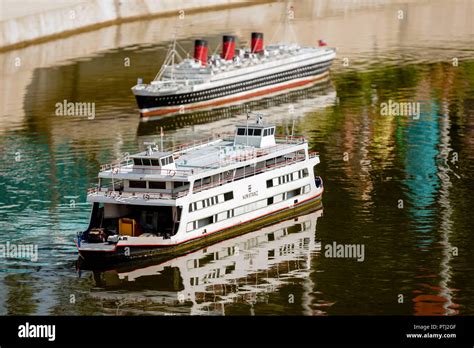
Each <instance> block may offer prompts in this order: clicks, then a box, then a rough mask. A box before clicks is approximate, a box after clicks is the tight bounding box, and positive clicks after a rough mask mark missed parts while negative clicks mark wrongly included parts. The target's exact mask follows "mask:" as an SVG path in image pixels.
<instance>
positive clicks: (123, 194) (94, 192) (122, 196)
mask: <svg viewBox="0 0 474 348" xmlns="http://www.w3.org/2000/svg"><path fill="white" fill-rule="evenodd" d="M188 193H189V190H183V191H179V192H173V193H169V192H149V191H140V192H137V191H133V192H127V191H111V190H103V189H98V188H97V187H95V188H91V189H89V190H88V194H87V195H88V196H102V197H109V198H113V199H115V200H116V201H120V200H130V199H143V200H150V199H169V200H175V199H178V198H181V197H184V196H186V195H187V194H188Z"/></svg>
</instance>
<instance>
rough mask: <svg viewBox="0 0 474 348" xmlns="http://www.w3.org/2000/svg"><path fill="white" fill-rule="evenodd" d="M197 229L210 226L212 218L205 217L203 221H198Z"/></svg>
mask: <svg viewBox="0 0 474 348" xmlns="http://www.w3.org/2000/svg"><path fill="white" fill-rule="evenodd" d="M197 223H198V228H201V227H204V226H207V225H210V224H212V216H209V217H206V218H204V219H200V220H198V222H197Z"/></svg>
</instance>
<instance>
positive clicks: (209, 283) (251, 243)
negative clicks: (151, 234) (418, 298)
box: [92, 210, 322, 314]
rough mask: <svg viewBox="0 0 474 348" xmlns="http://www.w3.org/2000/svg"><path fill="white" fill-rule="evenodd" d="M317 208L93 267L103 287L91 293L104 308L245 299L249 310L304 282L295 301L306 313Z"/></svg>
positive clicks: (197, 308)
mask: <svg viewBox="0 0 474 348" xmlns="http://www.w3.org/2000/svg"><path fill="white" fill-rule="evenodd" d="M321 214H322V211H321V210H319V211H315V212H312V213H310V214H307V215H303V216H299V217H297V218H294V219H290V220H286V221H282V222H280V223H277V224H275V225H272V226H269V227H265V228H262V229H260V230H258V231H254V232H251V233H248V234H245V235H242V236H239V237H236V238H232V239H228V240H226V241H223V242H220V243H217V244H214V245H212V246H209V247H207V248H205V249H201V250H199V251H196V252H193V253H191V254H188V255H185V256H181V257H178V258H175V259H172V260H169V261H166V262H163V263H160V264H157V265H151V266H146V267H142V268H138V269H132V268H131V267H132V266H127V267H126V268H117V269H115V270H110V271H105V272H99V271H96V272H94V278H95V281H96V285H97V286H98V287H99V288H102V290H100V291H95V292H93V293H92V296H93V297H95V298H97V299H100V300H102V301H103V304H104V308H105V307H107V304H109V305H110V307H111V308H109V310H110V312H111V313H121V314H123V313H127V314H140V312H141V311H142V310H143V312H144V313H155V314H160V313H166V312H170V311H172V312H174V313H182V314H226V307H227V306H229V305H232V304H240V305H242V304H244V305H245V304H247V305H248V306H250V314H253V312H252V311H253V305H254V304H256V303H262V302H268V297H269V295H270V294H271V293H275V292H277V291H278V290H279V289H280V288H281V287H283V286H285V284H294V283H300V282H302V283H303V284H302V285H301V286H302V290H303V295H302V296H301V297H300V298H295V299H294V300H295V302H296V301H300V303H301V304H300V306H302V307H303V308H306V309H307V311H308V313H309V314H314V313H319V312H315V311H312V310H311V309H309V308H310V304H311V298H310V295H309V294H307V292H308V290H309V291H312V289H313V284H305V283H306V282H311V280H310V272H311V257H312V255H313V254H314V253H315V252H319V251H320V250H321V244H320V243H319V242H317V241H316V238H315V237H316V236H315V229H316V222H317V219H318V217H320V216H321ZM127 305H130V309H129V308H128V306H127ZM272 305H273V306H278V304H277V303H275V304H273V303H272ZM287 305H288V302H285V303H281V306H287ZM128 309H129V311H128ZM137 311H138V312H137ZM245 314H249V313H248V312H247V313H245Z"/></svg>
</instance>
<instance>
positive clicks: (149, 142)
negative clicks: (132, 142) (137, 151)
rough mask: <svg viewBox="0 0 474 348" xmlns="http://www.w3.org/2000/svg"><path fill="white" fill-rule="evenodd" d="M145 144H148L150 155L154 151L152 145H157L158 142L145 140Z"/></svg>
mask: <svg viewBox="0 0 474 348" xmlns="http://www.w3.org/2000/svg"><path fill="white" fill-rule="evenodd" d="M143 145H146V146H148V155H151V154H152V153H153V148H152V146H154V147H156V143H155V142H153V141H145V142H144V143H143Z"/></svg>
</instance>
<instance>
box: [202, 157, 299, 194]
mask: <svg viewBox="0 0 474 348" xmlns="http://www.w3.org/2000/svg"><path fill="white" fill-rule="evenodd" d="M305 159H306V156H305V155H298V156H294V157H293V158H286V159H285V160H284V161H281V162H276V163H274V164H268V165H265V166H263V167H261V168H255V169H254V170H251V169H249V171H248V172H243V173H240V174H238V175H235V170H229V171H227V172H231V173H230V175H226V174H224V176H225V177H224V178H222V179H219V180H217V181H213V182H211V183H209V184H204V185H199V186H194V189H193V192H201V191H204V190H208V189H210V188H214V187H217V186H221V185H223V184H227V183H229V182H233V181H237V180H240V179H245V178H248V177H252V176H255V175H257V174H260V173H264V172H267V171H269V170H274V169H277V168H282V167H285V166H287V165H290V164H294V163H297V162H302V161H304V160H305Z"/></svg>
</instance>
